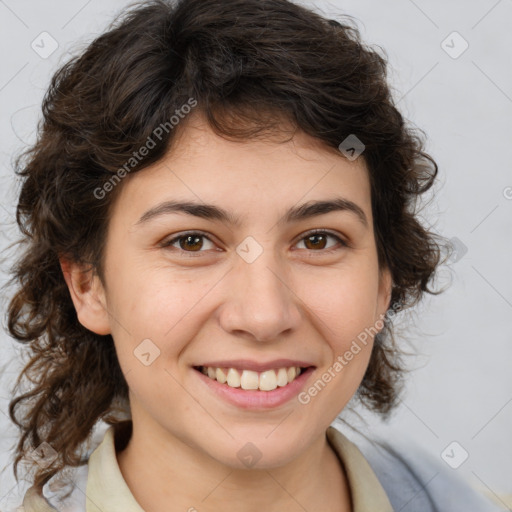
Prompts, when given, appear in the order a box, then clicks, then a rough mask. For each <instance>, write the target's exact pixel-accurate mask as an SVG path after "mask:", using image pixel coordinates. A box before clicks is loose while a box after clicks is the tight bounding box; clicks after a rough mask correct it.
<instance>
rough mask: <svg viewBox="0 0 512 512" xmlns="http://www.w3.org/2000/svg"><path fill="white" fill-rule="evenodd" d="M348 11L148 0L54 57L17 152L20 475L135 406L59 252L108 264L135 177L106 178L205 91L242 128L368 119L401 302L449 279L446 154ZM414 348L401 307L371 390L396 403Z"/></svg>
mask: <svg viewBox="0 0 512 512" xmlns="http://www.w3.org/2000/svg"><path fill="white" fill-rule="evenodd" d="M344 16H346V18H347V20H346V22H344V23H340V22H339V21H336V20H332V19H327V18H326V17H325V16H323V15H321V14H319V13H316V12H313V11H311V10H308V9H307V8H305V7H302V6H299V5H296V4H294V3H292V2H290V1H288V0H222V1H220V0H180V1H177V2H171V1H164V0H150V1H146V2H139V3H136V4H131V5H130V6H129V7H128V8H127V9H126V10H125V11H123V12H122V13H121V15H120V16H119V17H118V18H117V19H116V20H115V21H114V22H112V23H111V25H109V27H108V29H107V30H106V31H105V32H104V33H103V34H102V35H100V36H99V37H97V38H96V39H95V40H93V41H92V42H91V43H90V44H89V45H88V46H87V48H86V49H85V50H84V51H83V53H82V54H80V55H78V56H75V57H73V58H72V59H71V60H70V61H69V62H67V63H66V64H64V65H63V66H62V67H61V68H60V69H59V70H58V71H57V72H56V73H55V75H54V76H53V78H52V80H51V84H50V86H49V88H48V90H47V92H46V94H45V97H44V99H43V104H42V112H43V119H42V122H41V123H40V125H39V130H38V137H37V141H36V143H35V144H34V145H33V146H32V147H30V148H29V149H28V150H26V151H25V152H23V153H22V154H21V155H20V156H19V157H18V158H17V159H16V162H15V168H16V173H17V174H18V175H19V176H21V178H22V188H21V192H20V195H19V201H18V205H17V212H16V218H17V223H18V225H19V228H20V230H21V233H22V239H21V240H20V243H21V244H22V247H23V253H22V254H21V255H20V257H19V260H18V262H17V264H16V265H15V266H14V268H13V271H12V274H13V276H12V280H11V283H14V284H15V286H16V290H15V294H14V295H13V297H12V299H11V301H10V304H9V309H8V329H9V332H10V334H11V335H12V336H13V337H14V338H15V339H16V340H18V341H19V342H21V343H23V344H24V345H25V350H26V354H27V355H28V356H29V359H28V363H27V364H26V366H25V367H24V369H23V371H22V372H21V374H20V375H19V377H18V379H17V381H16V387H15V391H18V388H19V386H20V383H21V381H22V379H23V378H26V379H28V381H29V383H30V384H29V387H28V389H27V390H24V392H23V393H21V394H19V395H18V396H16V397H14V398H13V399H12V401H11V402H10V406H9V413H10V416H11V419H12V421H13V422H14V423H15V424H16V425H17V426H18V427H19V429H20V430H21V435H20V440H19V442H18V445H17V447H16V454H15V460H14V474H15V476H16V479H18V472H17V467H18V464H19V463H20V461H21V460H22V459H24V458H25V457H26V456H27V454H28V453H29V451H30V450H31V449H33V448H34V447H37V446H39V445H40V443H42V442H43V441H46V442H47V443H49V444H50V445H51V446H52V447H53V449H54V450H56V452H57V454H58V457H57V458H56V459H55V460H54V461H53V462H52V463H51V464H50V465H48V466H47V467H44V468H43V467H39V468H38V467H36V465H35V464H34V465H33V466H34V468H35V470H36V472H35V475H34V485H35V486H36V487H39V488H42V486H43V485H44V484H45V483H46V482H47V481H48V480H49V479H50V478H51V477H52V476H53V475H55V474H56V473H57V472H59V471H60V470H62V469H63V468H64V467H65V466H78V465H80V464H83V463H85V462H86V460H84V459H83V453H82V451H83V448H84V446H85V444H86V442H87V441H88V439H89V436H90V435H91V433H92V430H93V427H94V426H95V425H96V423H97V422H98V421H99V420H103V421H105V422H106V423H108V424H116V422H120V421H121V420H120V419H119V417H118V416H116V415H115V414H114V412H115V404H116V403H117V402H118V401H120V402H123V401H126V400H127V397H128V393H127V391H128V389H127V384H126V381H125V379H124V376H123V373H122V371H121V368H120V366H119V363H118V360H117V357H116V352H115V349H114V344H113V340H112V338H111V336H110V335H107V336H101V335H98V334H95V333H93V332H91V331H89V330H88V329H86V328H85V327H83V326H82V325H81V324H80V323H79V321H78V319H77V315H76V312H75V309H74V306H73V303H72V300H71V297H70V294H69V291H68V288H67V285H66V283H65V280H64V278H63V273H62V269H61V266H60V260H59V258H62V257H65V258H68V259H70V260H72V261H75V262H79V263H85V264H88V265H91V268H92V269H93V270H94V271H95V272H97V274H98V275H99V276H100V278H101V279H102V280H103V279H104V276H103V268H102V258H103V256H104V254H103V247H104V241H105V235H106V230H107V226H108V220H109V215H110V212H111V209H112V205H113V204H114V202H115V200H116V197H117V196H118V194H119V193H120V191H121V190H122V183H119V184H118V185H117V186H116V187H110V188H112V190H111V191H110V192H109V193H108V194H106V193H102V194H98V193H97V191H98V190H105V184H106V183H107V182H108V181H109V180H111V179H112V176H113V174H114V173H116V172H118V171H119V169H120V168H121V167H122V166H123V163H125V162H126V161H127V160H128V159H130V157H131V156H132V154H133V152H134V150H136V149H137V148H140V147H141V146H142V145H143V144H144V142H145V141H146V140H147V139H148V137H150V136H151V134H152V133H153V131H154V129H155V127H156V126H159V125H161V124H163V123H165V122H167V121H168V119H169V118H170V116H171V115H172V114H173V113H174V112H175V111H176V110H177V109H179V108H180V107H181V106H182V105H183V104H185V103H186V102H187V99H189V98H191V97H192V98H197V102H198V103H197V107H196V109H195V111H200V112H201V113H202V114H204V115H205V117H206V119H207V121H208V123H209V125H210V126H211V127H212V129H214V131H215V132H216V133H217V134H219V135H221V136H224V137H227V138H231V139H233V140H237V139H238V140H243V139H249V138H251V137H257V136H259V135H260V134H262V133H265V132H269V131H272V130H273V131H275V132H278V131H279V127H280V126H283V122H284V121H287V122H288V123H291V126H293V127H294V129H295V130H300V131H302V132H305V133H306V134H308V135H310V136H312V137H314V138H316V139H318V140H320V141H322V142H323V143H324V144H325V146H326V147H328V148H333V149H337V148H338V147H339V145H340V143H341V142H342V141H344V140H345V139H346V138H347V137H348V136H349V135H351V134H354V135H356V136H357V138H358V139H360V140H361V141H362V142H363V143H364V145H365V149H364V153H363V155H362V156H361V157H362V158H364V161H365V163H366V165H367V168H368V170H369V176H370V184H371V200H372V212H373V219H374V232H375V236H376V242H377V250H378V262H379V266H380V267H383V266H388V267H389V269H390V270H391V273H392V278H393V289H392V297H391V304H392V305H393V308H394V309H395V310H396V305H399V307H400V308H401V309H405V308H410V307H411V306H413V305H415V304H416V303H417V302H418V301H419V300H420V299H421V297H422V296H423V295H424V292H428V293H439V292H434V291H433V290H431V289H430V288H429V284H430V281H431V279H432V278H433V275H434V272H435V270H436V268H437V267H438V265H439V264H440V262H441V256H442V240H444V239H443V238H442V237H440V236H439V235H437V234H435V233H433V232H431V231H429V230H428V229H427V228H425V227H423V226H422V225H421V223H420V222H419V219H418V215H417V199H418V198H419V196H420V195H421V194H423V193H424V192H425V191H427V190H428V189H430V188H431V186H432V184H433V182H434V180H435V178H436V175H437V172H438V166H437V164H436V162H435V161H434V160H433V158H432V157H431V156H429V155H428V154H426V153H425V151H424V146H423V145H424V134H423V132H422V131H421V130H419V129H417V128H412V127H410V126H408V125H407V124H406V122H405V120H404V118H403V116H402V115H401V114H400V112H399V111H398V110H397V108H396V105H395V102H394V100H393V98H392V95H391V89H390V86H389V84H388V83H387V58H386V55H385V52H384V53H383V55H381V54H380V53H379V52H378V51H377V50H375V49H373V48H371V47H369V46H366V45H365V44H364V43H363V42H362V41H361V36H360V33H359V31H358V28H357V26H355V25H353V24H351V23H350V18H351V17H349V16H348V15H344ZM185 125H186V123H180V127H179V129H182V127H183V126H185ZM176 133H178V130H168V131H166V133H165V134H163V137H162V138H161V140H156V141H155V142H156V143H155V147H153V148H152V149H151V151H150V152H149V154H148V155H147V156H146V157H145V158H144V159H142V160H141V161H140V162H138V163H137V165H136V166H134V168H133V169H132V170H131V172H132V173H134V172H138V171H140V170H142V169H144V168H146V167H147V166H149V165H151V164H153V163H155V162H157V161H158V160H159V159H160V158H162V157H163V156H164V154H165V153H166V152H167V150H168V149H169V148H170V146H171V144H172V142H173V140H174V137H175V136H176ZM340 154H341V153H340ZM95 191H96V193H95ZM99 196H101V197H99ZM390 307H391V306H390ZM401 355H402V354H401V352H400V350H399V349H398V347H397V345H396V343H395V340H394V337H393V331H392V325H391V321H390V319H389V318H386V321H385V326H384V329H383V330H382V331H381V332H380V333H379V334H378V335H377V336H376V339H375V343H374V347H373V351H372V355H371V359H370V362H369V365H368V368H367V371H366V373H365V375H364V378H363V380H362V383H361V385H360V387H359V389H358V392H357V394H356V396H357V397H358V398H359V399H360V400H361V401H362V403H363V404H364V405H366V406H367V407H368V408H369V409H372V410H374V411H376V412H378V413H380V414H382V415H383V416H384V417H386V415H387V414H388V412H389V411H390V410H391V409H392V408H393V407H394V406H395V405H396V403H397V397H398V394H399V389H400V384H401V382H402V374H403V372H404V371H405V368H404V365H403V362H402V360H401Z"/></svg>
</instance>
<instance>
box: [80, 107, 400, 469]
mask: <svg viewBox="0 0 512 512" xmlns="http://www.w3.org/2000/svg"><path fill="white" fill-rule="evenodd" d="M176 142H177V144H176V145H175V149H172V150H171V151H170V152H169V153H168V154H167V156H166V157H165V158H164V159H162V160H161V161H160V162H158V163H157V164H155V165H153V166H152V167H148V168H147V169H145V170H143V171H140V172H138V173H136V174H134V175H131V176H130V177H129V178H128V179H125V182H124V183H123V184H122V186H123V189H122V190H121V193H120V195H119V196H118V198H117V200H116V203H115V205H114V208H113V211H112V215H111V218H110V223H109V229H108V236H107V240H106V246H105V266H104V269H105V278H104V282H103V283H101V282H99V281H96V283H95V287H94V290H96V292H97V297H98V299H97V300H98V301H99V302H101V304H102V308H98V309H97V310H96V311H95V312H91V310H90V309H88V308H87V306H82V307H81V308H77V311H78V313H79V319H80V321H81V322H82V323H84V325H86V326H87V327H88V328H90V329H91V330H93V331H95V332H99V333H102V334H105V333H107V332H110V333H111V334H112V336H113V339H114V343H115V347H116V351H117V355H118V358H119V362H120V365H121V368H122V370H123V372H124V374H125V378H126V381H127V383H128V386H129V388H130V405H131V410H132V416H133V421H134V428H139V429H144V431H145V432H146V433H147V434H148V435H153V436H155V435H156V436H161V438H162V439H165V438H167V439H179V440H180V441H181V442H183V443H185V444H186V445H187V446H189V447H191V448H192V449H194V450H195V451H196V453H201V454H203V455H205V454H206V455H209V456H211V457H213V458H214V459H215V460H217V461H219V462H221V463H223V464H226V465H228V466H231V467H243V464H244V462H243V460H242V459H243V457H241V456H240V454H241V453H242V454H243V452H239V451H240V449H241V448H242V447H244V446H245V445H246V443H247V442H249V441H250V442H251V443H253V445H254V446H255V447H256V449H257V450H258V453H261V454H262V455H263V456H262V458H261V460H260V462H258V467H266V468H270V467H276V466H279V465H283V464H286V463H287V462H290V461H292V460H293V459H294V458H295V457H296V456H297V455H298V453H299V450H302V449H304V447H307V446H308V445H311V444H312V443H313V442H314V440H315V439H318V438H319V437H320V436H322V435H323V434H324V432H325V430H326V428H327V427H328V426H329V424H330V423H331V422H332V421H333V420H334V419H335V417H336V416H337V415H338V414H339V413H340V412H341V410H342V409H343V407H344V406H345V405H346V404H347V402H348V401H349V400H350V398H351V397H352V395H353V394H354V393H355V391H356V390H357V388H358V386H359V384H360V382H361V380H362V378H363V375H364V372H365V370H366V367H367V365H368V361H369V357H370V353H371V348H372V345H373V339H372V337H371V336H370V337H366V343H361V342H360V341H359V342H357V340H358V339H361V338H358V336H359V337H360V335H361V333H363V332H366V331H365V330H368V329H369V328H372V327H373V326H375V325H376V322H377V321H378V320H379V319H380V318H381V317H382V315H383V314H384V313H385V312H386V310H387V308H388V305H389V300H390V291H391V279H390V275H389V272H387V271H386V272H384V271H382V272H379V267H378V263H377V250H376V245H375V238H374V232H373V228H372V226H373V219H372V211H371V196H370V185H369V179H368V172H367V169H366V167H365V164H364V161H363V159H362V158H361V157H360V158H358V159H357V160H355V161H349V160H347V159H345V158H344V157H343V156H342V155H341V154H336V153H335V152H334V151H333V150H331V149H328V148H326V147H325V146H323V145H321V144H320V143H319V142H318V141H315V140H314V139H312V138H310V137H308V136H306V135H304V134H298V135H296V136H295V137H294V138H293V139H292V140H291V141H290V142H287V143H276V142H271V141H269V140H260V141H248V142H247V141H246V142H231V141H227V140H225V139H222V138H220V137H218V136H216V135H214V134H213V132H212V131H211V130H210V129H209V128H208V127H207V126H206V124H205V123H204V122H203V121H202V120H201V118H198V117H197V118H194V119H191V120H190V124H188V125H187V128H186V129H185V130H184V131H183V132H182V133H181V134H180V137H179V139H178V140H177V141H176ZM178 203H186V204H187V205H186V206H181V207H180V206H177V205H178ZM321 203H326V204H324V206H323V207H322V205H321ZM327 203H329V204H327ZM315 204H318V206H317V207H315ZM314 231H316V232H314ZM95 279H97V278H95ZM105 311H108V315H107V314H105ZM102 314H103V315H104V316H103V317H102V316H101V315H102ZM377 324H378V322H377ZM354 341H356V343H357V344H358V346H359V350H357V349H355V348H354ZM347 352H351V353H352V357H349V354H347ZM336 361H338V363H339V364H338V365H335V363H336ZM342 361H343V362H342ZM333 365H335V368H334V367H333ZM340 366H341V369H340ZM204 367H210V377H209V376H208V375H205V374H204V373H203V372H205V373H207V372H208V370H207V369H205V368H204ZM292 367H300V368H302V372H301V373H300V375H299V376H298V377H295V379H294V378H293V373H294V370H292V369H291V368H292ZM216 368H221V369H220V370H217V369H216ZM229 368H233V369H234V370H229ZM281 368H284V370H280V369H281ZM228 370H229V371H228ZM235 370H237V371H235ZM272 374H273V375H272ZM223 375H224V376H225V378H228V383H231V386H230V385H229V384H228V383H221V382H218V381H217V380H214V379H213V378H211V377H214V376H215V377H218V378H219V379H220V380H221V381H222V380H224V379H223ZM237 375H238V376H240V377H241V379H242V383H240V382H239V381H238V380H237ZM274 375H275V376H274ZM329 377H330V378H329ZM289 381H290V382H289ZM237 385H238V386H240V385H243V386H244V387H246V388H254V387H256V386H257V387H258V389H246V390H244V389H242V387H237V388H235V387H232V386H237ZM276 386H277V387H276ZM265 387H266V389H264V390H260V389H259V388H265ZM272 388H275V389H272ZM315 389H316V392H315ZM246 449H247V447H246ZM253 449H254V448H253Z"/></svg>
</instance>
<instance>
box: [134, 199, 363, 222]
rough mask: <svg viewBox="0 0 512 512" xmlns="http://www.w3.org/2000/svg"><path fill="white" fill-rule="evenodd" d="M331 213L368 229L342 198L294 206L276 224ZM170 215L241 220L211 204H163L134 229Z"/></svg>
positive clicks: (351, 204)
mask: <svg viewBox="0 0 512 512" xmlns="http://www.w3.org/2000/svg"><path fill="white" fill-rule="evenodd" d="M334 211H344V212H350V213H352V214H354V215H355V216H356V217H357V219H358V220H359V221H360V222H361V223H362V224H363V226H364V227H365V228H368V219H367V217H366V215H365V213H364V211H363V209H362V208H361V207H360V206H358V205H357V204H356V203H354V202H353V201H350V200H349V199H345V198H343V197H337V198H334V199H330V200H323V201H308V202H307V203H304V204H301V205H299V206H293V207H291V208H290V209H289V210H288V211H287V212H286V213H285V215H284V217H283V218H282V219H280V220H279V221H278V224H283V223H293V222H298V221H301V220H306V219H310V218H313V217H316V216H319V215H324V214H326V213H330V212H334ZM172 213H184V214H187V215H192V216H194V217H199V218H201V219H207V220H216V221H220V222H224V223H226V224H229V225H232V226H240V225H241V220H240V217H237V216H235V215H234V214H233V213H231V212H228V211H226V210H224V209H222V208H220V207H218V206H216V205H213V204H205V203H196V202H193V201H165V202H163V203H160V204H158V205H157V206H155V207H153V208H151V209H149V210H148V211H146V212H145V213H144V214H143V215H142V216H141V217H140V219H139V220H138V221H137V222H136V224H135V225H136V226H137V225H140V224H144V223H146V222H148V221H150V220H152V219H154V218H156V217H160V216H162V215H168V214H172Z"/></svg>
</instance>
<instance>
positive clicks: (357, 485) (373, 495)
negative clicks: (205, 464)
mask: <svg viewBox="0 0 512 512" xmlns="http://www.w3.org/2000/svg"><path fill="white" fill-rule="evenodd" d="M326 434H327V440H328V442H329V443H330V445H331V446H332V447H333V449H334V451H335V452H336V454H337V455H338V458H339V459H340V461H341V463H342V464H343V466H344V468H345V471H346V474H347V478H348V483H349V487H350V492H351V495H352V502H353V512H368V511H369V510H374V511H377V510H378V511H379V512H393V508H392V506H391V504H390V502H389V499H388V496H387V495H386V492H385V491H384V489H383V487H382V485H381V484H380V482H379V480H378V479H377V476H376V475H375V473H374V472H373V470H372V468H371V467H370V465H369V464H368V462H367V460H366V459H365V458H364V456H363V454H362V453H361V451H360V450H359V448H358V447H357V446H356V445H355V444H354V443H353V442H352V441H350V440H349V439H348V438H347V437H346V436H345V435H344V434H342V433H341V432H340V431H339V430H337V429H335V428H334V427H329V428H328V429H327V432H326ZM87 474H88V476H87V484H86V489H85V498H84V500H85V511H84V510H83V508H82V509H81V510H80V509H77V508H67V509H66V508H62V507H61V506H60V505H57V504H56V503H55V504H54V506H55V507H58V510H69V511H70V512H144V510H143V509H142V507H141V506H140V505H139V504H138V503H137V501H136V500H135V498H134V497H133V495H132V493H131V491H130V489H129V488H128V485H127V484H126V482H125V480H124V478H123V475H122V473H121V470H120V469H119V465H118V463H117V458H116V451H115V444H114V429H113V427H109V428H108V430H107V431H106V432H105V435H104V437H103V440H102V441H101V443H100V444H99V445H98V446H97V447H96V448H95V450H94V451H93V452H92V453H91V455H90V457H89V463H88V473H87ZM80 494H81V495H82V497H83V491H81V492H80ZM50 501H51V500H50ZM23 507H24V511H25V512H55V510H57V508H54V507H53V506H51V505H50V504H49V502H48V501H47V500H46V499H45V498H43V497H42V496H41V495H40V494H38V493H36V492H35V491H34V489H32V488H30V489H29V490H28V491H27V493H26V494H25V498H24V500H23Z"/></svg>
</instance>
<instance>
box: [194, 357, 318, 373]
mask: <svg viewBox="0 0 512 512" xmlns="http://www.w3.org/2000/svg"><path fill="white" fill-rule="evenodd" d="M195 366H206V367H211V368H234V369H236V370H252V371H253V372H264V371H266V370H273V369H274V368H289V367H291V366H298V367H300V368H307V367H309V366H314V365H312V364H311V363H309V362H307V361H298V360H296V359H274V360H273V361H268V362H266V363H259V362H257V361H251V360H249V359H234V360H231V361H227V360H224V361H209V362H206V363H203V364H201V365H195Z"/></svg>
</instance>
